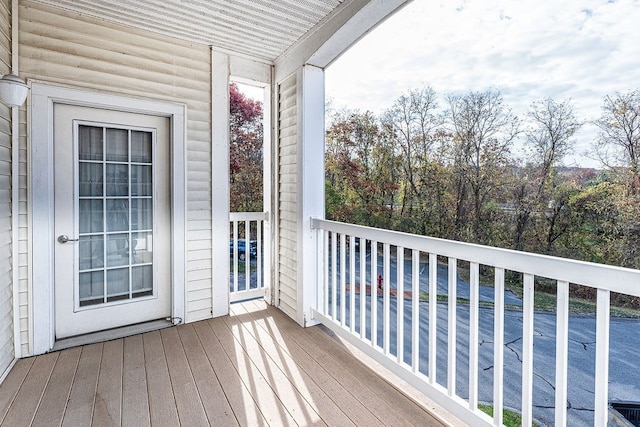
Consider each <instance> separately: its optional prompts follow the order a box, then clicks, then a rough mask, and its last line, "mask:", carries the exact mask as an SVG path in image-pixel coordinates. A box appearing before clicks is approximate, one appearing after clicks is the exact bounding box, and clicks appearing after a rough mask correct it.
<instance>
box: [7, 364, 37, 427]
mask: <svg viewBox="0 0 640 427" xmlns="http://www.w3.org/2000/svg"><path fill="white" fill-rule="evenodd" d="M34 360H36V358H35V357H30V358H28V359H21V360H18V361H17V362H16V364H15V365H14V366H13V368H12V369H11V371H10V372H9V374H8V375H7V377H6V378H5V379H4V381H3V382H2V384H0V424H2V421H3V420H4V418H5V416H6V415H7V412H8V411H9V409H10V408H11V404H12V403H13V400H14V399H15V397H16V395H17V394H18V392H19V391H20V388H21V387H22V384H23V382H24V379H25V378H26V377H27V375H28V374H29V370H30V369H31V366H32V365H33V361H34Z"/></svg>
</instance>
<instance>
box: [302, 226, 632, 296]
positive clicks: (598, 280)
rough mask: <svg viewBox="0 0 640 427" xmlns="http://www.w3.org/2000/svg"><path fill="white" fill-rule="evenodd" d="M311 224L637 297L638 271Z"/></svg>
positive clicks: (369, 229) (372, 230)
mask: <svg viewBox="0 0 640 427" xmlns="http://www.w3.org/2000/svg"><path fill="white" fill-rule="evenodd" d="M311 227H312V228H314V229H320V230H325V231H332V232H336V233H343V234H350V235H356V236H358V237H361V238H364V239H367V240H373V241H377V242H385V243H389V244H391V245H393V246H400V247H405V248H409V249H417V250H420V251H421V252H425V253H437V254H438V255H442V256H446V257H450V258H456V259H461V260H464V261H471V262H477V263H479V264H484V265H489V266H493V267H499V268H504V269H506V270H514V271H518V272H520V273H526V274H533V275H535V276H540V277H547V278H551V279H554V280H560V281H566V282H569V283H575V284H580V285H584V286H589V287H592V288H596V289H605V290H608V291H611V292H617V293H622V294H627V295H632V296H637V297H640V270H633V269H630V268H624V267H617V266H611V265H604V264H596V263H592V262H586V261H577V260H572V259H567V258H560V257H554V256H549V255H540V254H534V253H529V252H520V251H515V250H511V249H502V248H496V247H491V246H484V245H478V244H473V243H464V242H457V241H453V240H446V239H439V238H435V237H427V236H420V235H417V234H409V233H403V232H399V231H391V230H383V229H379V228H372V227H365V226H361V225H355V224H346V223H342V222H337V221H330V220H324V219H317V218H313V219H312V220H311Z"/></svg>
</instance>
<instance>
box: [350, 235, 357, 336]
mask: <svg viewBox="0 0 640 427" xmlns="http://www.w3.org/2000/svg"><path fill="white" fill-rule="evenodd" d="M349 273H350V276H351V277H350V278H349V279H350V280H349V282H350V283H349V329H350V330H351V333H355V331H356V290H355V286H356V238H355V236H353V235H351V236H349Z"/></svg>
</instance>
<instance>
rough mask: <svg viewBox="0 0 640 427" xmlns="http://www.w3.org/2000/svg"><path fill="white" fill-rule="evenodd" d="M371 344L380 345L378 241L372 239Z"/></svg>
mask: <svg viewBox="0 0 640 427" xmlns="http://www.w3.org/2000/svg"><path fill="white" fill-rule="evenodd" d="M371 345H372V346H373V347H376V346H377V345H378V242H376V241H375V240H372V241H371Z"/></svg>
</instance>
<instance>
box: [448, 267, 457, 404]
mask: <svg viewBox="0 0 640 427" xmlns="http://www.w3.org/2000/svg"><path fill="white" fill-rule="evenodd" d="M457 273H458V260H457V259H455V258H449V271H448V279H449V283H448V288H449V289H448V298H449V301H448V303H449V304H448V313H447V317H448V319H449V323H448V338H447V344H448V351H447V353H448V354H447V355H448V358H449V361H448V363H447V392H448V394H449V397H453V396H454V395H455V394H456V356H457V354H456V352H457V346H456V344H457V342H456V341H457V335H458V334H457V330H458V319H457V316H456V298H457V292H456V286H457V282H458V274H457Z"/></svg>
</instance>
